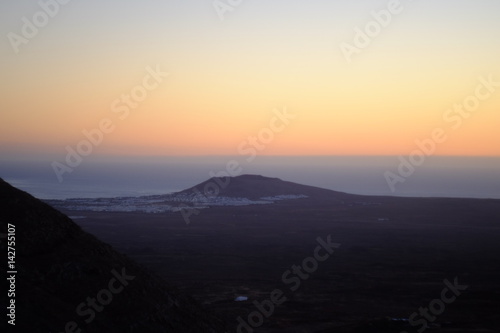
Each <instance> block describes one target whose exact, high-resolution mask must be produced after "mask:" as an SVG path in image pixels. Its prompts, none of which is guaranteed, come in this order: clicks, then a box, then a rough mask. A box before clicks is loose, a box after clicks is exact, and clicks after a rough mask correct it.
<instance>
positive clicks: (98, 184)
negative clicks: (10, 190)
mask: <svg viewBox="0 0 500 333" xmlns="http://www.w3.org/2000/svg"><path fill="white" fill-rule="evenodd" d="M246 158H247V156H245V157H243V156H215V157H214V156H210V157H206V156H205V157H203V156H201V157H94V156H89V157H86V158H85V159H84V160H83V162H82V163H81V164H80V165H79V166H77V167H75V168H73V169H72V171H71V173H65V174H64V175H63V177H62V178H63V179H62V182H59V180H58V177H57V176H56V174H55V172H54V170H53V167H52V166H51V163H52V161H53V160H50V159H42V158H37V159H34V160H29V159H26V158H9V159H6V158H2V159H0V162H1V163H0V177H1V178H3V179H4V180H6V181H7V182H9V183H10V184H12V185H13V186H15V187H18V188H20V189H22V190H24V191H26V192H28V193H30V194H32V195H34V196H35V197H38V198H40V199H67V198H99V197H103V198H105V197H123V196H133V197H137V196H144V195H153V194H166V193H172V192H176V191H180V190H183V189H186V188H188V187H191V186H193V185H196V184H198V183H200V182H202V181H204V180H207V179H208V178H210V177H211V176H212V175H224V172H226V171H225V170H227V165H228V162H229V161H233V162H230V164H231V163H233V168H234V169H237V171H238V174H259V175H263V176H267V177H277V178H280V179H282V180H287V181H292V182H296V183H300V184H305V185H312V186H318V187H322V188H327V189H332V190H336V191H342V192H348V193H353V194H367V195H393V196H414V197H470V198H496V199H500V158H497V157H443V156H430V157H427V158H426V159H425V161H424V162H423V164H421V165H415V166H413V171H411V170H408V169H407V168H406V169H405V167H400V164H401V161H400V159H399V157H398V156H257V157H256V158H255V160H253V161H250V162H249V161H247V160H246ZM405 158H406V159H407V157H405ZM61 162H62V160H61ZM234 165H236V166H237V168H235V167H234ZM398 167H400V170H401V171H402V173H401V172H400V171H398ZM410 171H411V172H410ZM386 172H391V173H392V175H394V176H396V177H400V178H398V179H399V180H404V181H397V182H395V183H394V184H393V185H394V186H393V190H394V191H392V190H391V187H390V186H389V185H388V182H387V180H386V176H385V174H386Z"/></svg>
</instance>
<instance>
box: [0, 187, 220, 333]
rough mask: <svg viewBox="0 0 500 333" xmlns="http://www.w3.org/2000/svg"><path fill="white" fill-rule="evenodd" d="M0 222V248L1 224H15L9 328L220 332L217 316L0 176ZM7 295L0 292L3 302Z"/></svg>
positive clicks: (3, 229)
mask: <svg viewBox="0 0 500 333" xmlns="http://www.w3.org/2000/svg"><path fill="white" fill-rule="evenodd" d="M0 221H1V228H2V229H1V233H2V235H1V236H2V239H1V247H2V250H3V251H2V253H4V254H6V252H7V251H6V250H7V249H6V248H7V244H6V239H5V236H6V235H5V234H6V233H7V225H8V224H11V225H15V236H16V244H15V250H16V253H15V254H16V258H15V269H16V270H17V274H16V281H15V305H16V309H15V315H16V317H15V327H13V326H11V325H9V326H10V327H9V328H10V329H13V330H12V331H15V332H45V333H47V332H120V333H123V332H141V333H144V332H182V333H186V332H193V333H194V332H196V333H198V332H214V333H215V332H224V331H225V328H224V324H223V322H222V321H220V320H218V319H217V318H215V317H213V316H212V315H210V314H208V313H207V312H206V311H205V310H204V309H203V308H202V307H201V306H200V305H199V304H198V303H196V302H195V301H194V300H192V299H191V298H189V297H186V296H183V295H181V294H180V293H179V292H178V291H177V290H175V289H174V288H172V287H170V286H168V285H166V284H165V282H164V281H163V280H162V279H161V278H159V277H157V276H155V275H154V274H151V273H149V272H148V271H146V270H145V269H144V268H142V267H141V266H139V265H138V264H136V263H135V262H133V261H132V260H130V259H128V258H127V257H126V256H124V255H121V254H120V253H118V252H116V251H115V250H114V249H113V248H112V247H111V246H109V245H107V244H105V243H103V242H101V241H99V240H97V239H96V238H95V237H94V236H92V235H90V234H88V233H86V232H84V231H82V230H81V228H80V227H79V226H77V225H76V224H75V223H74V222H73V221H72V220H71V219H70V218H68V217H67V216H66V215H64V214H62V213H60V212H59V211H57V210H55V209H53V208H52V207H50V206H49V205H47V204H45V203H42V202H41V201H39V200H37V199H35V198H34V197H32V196H31V195H29V194H27V193H25V192H23V191H20V190H18V189H16V188H14V187H12V186H10V185H9V184H7V183H6V182H4V181H3V180H2V179H0ZM4 258H5V257H4ZM172 269H175V268H172ZM6 294H7V293H6V292H4V291H2V298H3V299H4V300H5V297H6V296H7V295H6ZM9 301H10V299H9ZM2 303H3V302H2ZM3 304H6V303H3ZM2 307H3V306H2ZM3 309H4V311H5V307H3ZM4 316H5V315H4ZM3 320H5V317H4V319H3ZM79 329H81V331H80V330H79Z"/></svg>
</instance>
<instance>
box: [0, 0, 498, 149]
mask: <svg viewBox="0 0 500 333" xmlns="http://www.w3.org/2000/svg"><path fill="white" fill-rule="evenodd" d="M60 2H61V3H59V2H56V0H44V1H39V2H36V1H25V0H20V1H8V2H7V1H3V2H1V3H0V33H1V34H2V35H3V37H2V38H1V39H0V55H1V59H2V60H1V63H0V70H1V81H0V84H1V89H0V103H1V108H0V154H3V155H4V156H5V155H6V154H9V153H23V154H27V155H29V154H33V153H37V154H45V153H46V154H56V155H57V154H59V155H62V156H63V155H64V154H65V153H66V152H67V148H68V147H71V148H73V149H75V150H76V149H78V147H80V149H82V151H83V150H85V144H83V143H82V141H85V140H87V141H89V140H90V139H88V138H87V137H86V136H85V134H84V133H83V132H84V131H87V133H94V136H93V138H94V143H92V145H93V147H92V153H93V154H97V155H163V156H168V155H172V156H173V155H235V154H238V153H240V154H241V153H242V151H244V150H245V148H247V147H249V146H251V145H254V147H258V152H259V153H260V154H263V155H408V154H410V153H411V152H412V151H413V150H415V149H418V147H419V146H418V145H417V143H416V141H419V142H422V141H425V140H433V141H434V143H435V144H434V145H435V151H433V154H437V155H460V156H500V144H499V143H500V131H498V126H499V124H500V61H499V59H500V42H499V41H500V20H499V19H498V15H499V13H500V2H499V1H497V0H468V1H466V0H453V1H451V0H441V1H425V0H420V1H417V0H413V1H410V0H406V1H403V0H401V1H399V4H398V1H395V0H391V1H378V0H371V1H368V0H362V1H331V0H330V1H327V0H310V1H299V0H286V1H285V0H273V1H269V0H268V1H264V0H242V1H239V2H238V1H237V0H232V1H211V0H204V1H200V0H198V1H195V0H182V1H181V0H162V1H159V0H141V1H117V0H108V1H97V0H86V1H79V0H71V1H66V2H67V3H64V2H65V1H63V0H60ZM231 3H232V4H233V5H231ZM43 8H46V9H45V11H46V12H47V13H45V12H43V10H44V9H43ZM373 13H378V14H376V15H374V14H373ZM49 14H50V15H49ZM387 14H388V15H387ZM375 17H378V21H377V20H376V18H375ZM35 23H37V24H38V26H37V25H35ZM33 27H34V28H35V31H34V30H33V29H32V28H33ZM30 28H31V29H30ZM367 29H368V30H367ZM370 29H372V30H370ZM360 31H361V33H360ZM366 31H368V32H369V34H368V33H367V32H366ZM152 73H153V74H152ZM154 73H156V74H154ZM488 82H489V83H488ZM146 88H147V89H146ZM134 93H135V95H134ZM124 96H125V97H124ZM126 96H129V98H132V100H130V99H129V100H128V102H125V100H124V98H127V97H126ZM134 96H135V97H134ZM478 96H479V97H478ZM127 103H128V104H127ZM464 103H465V104H467V103H468V104H467V105H465V106H460V105H463V104H464ZM457 105H458V107H459V108H460V107H461V108H462V111H461V112H459V111H457V110H459V109H457V108H456V106H457ZM464 108H465V109H464ZM467 110H470V111H467ZM436 129H437V130H440V131H441V139H440V140H437V139H436V137H434V136H433V133H434V132H435V131H436ZM98 132H99V133H100V134H99V133H98ZM96 133H97V134H96ZM91 137H92V136H91ZM251 137H254V138H256V139H255V140H253V141H252V139H251ZM426 142H428V141H426ZM79 145H80V146H79Z"/></svg>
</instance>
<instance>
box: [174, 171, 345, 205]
mask: <svg viewBox="0 0 500 333" xmlns="http://www.w3.org/2000/svg"><path fill="white" fill-rule="evenodd" d="M192 193H202V194H203V195H214V196H224V197H240V198H249V199H259V198H262V197H273V196H279V195H304V196H307V197H325V196H328V197H331V196H334V197H340V196H344V195H346V194H345V193H342V192H336V191H332V190H327V189H323V188H319V187H314V186H308V185H301V184H297V183H293V182H289V181H283V180H281V179H279V178H270V177H264V176H260V175H241V176H236V177H212V178H210V179H208V180H206V181H204V182H202V183H199V184H198V185H195V186H193V187H190V188H188V189H186V190H183V191H180V192H177V193H176V194H186V195H188V194H192Z"/></svg>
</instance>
